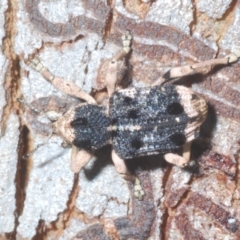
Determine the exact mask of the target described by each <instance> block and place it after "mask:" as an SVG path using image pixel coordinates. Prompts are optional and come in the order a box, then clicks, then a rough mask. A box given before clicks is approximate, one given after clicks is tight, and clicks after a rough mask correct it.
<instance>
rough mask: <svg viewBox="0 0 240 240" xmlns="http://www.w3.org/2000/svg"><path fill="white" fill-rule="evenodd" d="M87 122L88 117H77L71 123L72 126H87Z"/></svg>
mask: <svg viewBox="0 0 240 240" xmlns="http://www.w3.org/2000/svg"><path fill="white" fill-rule="evenodd" d="M87 124H88V120H87V118H77V119H75V120H73V121H72V122H71V123H70V125H71V127H78V126H87Z"/></svg>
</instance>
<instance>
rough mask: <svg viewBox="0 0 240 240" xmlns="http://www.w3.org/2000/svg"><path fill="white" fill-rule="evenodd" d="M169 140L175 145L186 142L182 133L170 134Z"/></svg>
mask: <svg viewBox="0 0 240 240" xmlns="http://www.w3.org/2000/svg"><path fill="white" fill-rule="evenodd" d="M170 140H171V141H172V142H173V143H174V144H175V145H177V146H182V145H184V143H185V142H186V137H185V135H184V134H182V133H174V134H173V135H171V136H170Z"/></svg>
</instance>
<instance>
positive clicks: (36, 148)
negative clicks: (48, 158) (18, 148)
mask: <svg viewBox="0 0 240 240" xmlns="http://www.w3.org/2000/svg"><path fill="white" fill-rule="evenodd" d="M52 135H53V132H51V135H50V136H49V137H48V139H47V140H46V141H45V142H43V143H40V144H38V145H37V146H36V147H35V148H34V149H33V150H32V151H30V152H29V153H26V154H25V155H23V159H24V160H25V159H28V158H29V157H31V156H32V155H33V154H34V153H35V152H36V151H37V150H38V149H39V148H40V147H42V146H44V145H45V144H46V143H48V141H49V140H50V139H51V138H52Z"/></svg>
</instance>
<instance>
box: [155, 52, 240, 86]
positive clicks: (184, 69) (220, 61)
mask: <svg viewBox="0 0 240 240" xmlns="http://www.w3.org/2000/svg"><path fill="white" fill-rule="evenodd" d="M239 57H240V49H238V50H237V51H236V52H235V53H231V54H229V55H227V56H226V57H224V58H216V59H211V60H207V61H204V62H200V63H194V64H192V65H186V66H181V67H174V68H172V69H170V70H169V71H167V72H166V73H165V74H164V75H163V76H162V77H161V78H160V79H158V80H157V81H156V82H155V83H154V84H153V86H156V85H160V84H162V83H163V82H165V81H169V80H171V79H174V78H180V77H183V76H187V75H191V74H196V73H200V74H206V73H208V72H209V71H211V70H212V69H213V67H214V66H216V65H227V64H231V63H234V62H237V61H238V59H239Z"/></svg>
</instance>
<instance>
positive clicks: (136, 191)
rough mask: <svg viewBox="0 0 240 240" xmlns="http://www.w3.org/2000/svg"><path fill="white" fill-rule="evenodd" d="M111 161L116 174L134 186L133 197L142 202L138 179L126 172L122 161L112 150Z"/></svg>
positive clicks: (141, 191) (142, 193)
mask: <svg viewBox="0 0 240 240" xmlns="http://www.w3.org/2000/svg"><path fill="white" fill-rule="evenodd" d="M112 160H113V163H114V165H115V168H116V170H117V172H118V173H120V174H121V175H122V177H123V178H124V179H125V180H128V181H131V182H132V183H133V184H134V196H135V197H136V198H138V199H139V200H142V198H143V196H144V194H145V193H144V191H143V189H142V187H141V184H140V181H139V179H138V178H137V177H135V176H133V175H131V174H130V173H129V172H128V169H127V166H126V164H125V162H124V160H123V159H121V158H120V157H119V156H118V155H117V154H116V152H115V151H114V150H112Z"/></svg>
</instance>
